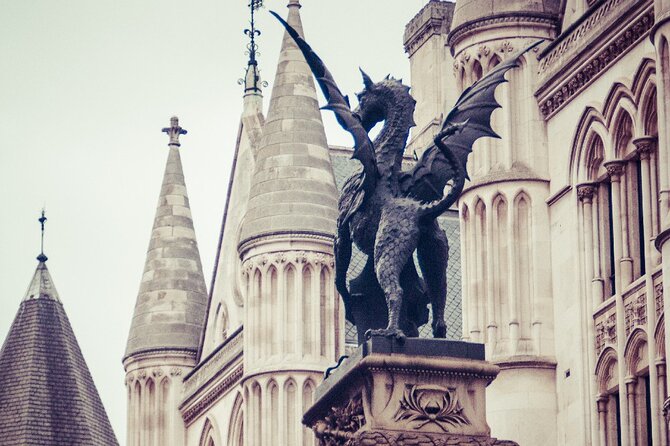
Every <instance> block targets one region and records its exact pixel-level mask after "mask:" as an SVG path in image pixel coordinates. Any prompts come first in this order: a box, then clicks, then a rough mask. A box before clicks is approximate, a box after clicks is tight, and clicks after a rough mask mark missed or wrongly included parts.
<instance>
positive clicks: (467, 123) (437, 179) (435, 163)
mask: <svg viewBox="0 0 670 446" xmlns="http://www.w3.org/2000/svg"><path fill="white" fill-rule="evenodd" d="M540 42H542V41H538V42H536V43H534V44H533V45H531V46H530V47H528V48H526V49H525V50H523V51H521V52H520V53H518V54H517V55H516V56H514V57H511V58H509V59H508V60H506V61H505V62H503V63H501V64H499V65H497V66H496V67H495V68H494V69H493V70H491V71H490V72H489V73H488V74H487V75H486V76H484V77H483V78H481V79H480V80H478V81H477V82H475V83H474V84H472V86H470V87H468V88H466V89H465V91H463V94H461V97H460V98H459V99H458V101H456V105H454V108H453V109H452V110H451V111H450V112H449V114H448V115H447V117H446V118H445V119H444V122H443V124H442V130H445V129H448V128H449V127H451V126H455V125H456V126H459V125H460V126H461V129H460V131H457V132H455V133H452V134H449V135H448V136H446V137H445V138H444V139H443V140H442V142H443V143H444V144H445V145H446V146H447V147H448V148H449V149H450V150H451V151H452V153H453V154H454V155H455V157H456V158H457V159H458V161H459V162H460V163H461V165H462V168H463V171H465V172H466V174H467V170H466V164H467V161H468V155H469V154H470V152H472V145H473V144H474V143H475V141H476V140H477V139H479V138H481V137H484V136H488V137H492V138H499V136H498V135H497V134H496V132H495V131H494V130H493V129H492V128H491V114H492V113H493V110H495V109H496V108H499V107H500V104H498V102H497V101H496V99H495V89H496V87H497V86H498V85H500V84H502V83H504V82H507V80H506V79H505V73H507V72H508V71H509V70H510V69H512V68H514V67H518V66H519V58H520V57H521V56H522V55H523V54H524V53H525V52H527V51H529V50H531V49H532V48H534V47H536V46H537V45H538V44H540ZM455 167H456V166H453V165H452V164H451V163H450V162H449V160H448V159H447V157H446V156H445V155H444V153H442V151H441V150H440V149H439V148H438V147H436V146H435V145H432V146H431V147H429V148H428V149H427V150H426V151H425V152H424V153H423V155H422V156H421V159H420V160H419V161H418V162H417V163H416V165H415V166H414V168H413V169H411V170H410V171H408V172H404V173H403V174H401V176H400V187H401V190H402V191H403V192H404V193H405V194H407V195H409V196H412V197H415V198H417V199H419V200H422V201H430V200H437V199H439V198H440V197H442V195H443V190H444V188H445V186H446V185H447V183H448V182H449V181H450V180H451V179H452V178H454V177H455V175H456V171H455Z"/></svg>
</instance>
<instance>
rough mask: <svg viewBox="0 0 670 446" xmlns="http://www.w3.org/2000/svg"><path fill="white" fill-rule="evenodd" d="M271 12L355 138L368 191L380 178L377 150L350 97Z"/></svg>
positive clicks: (328, 106) (302, 40) (318, 58)
mask: <svg viewBox="0 0 670 446" xmlns="http://www.w3.org/2000/svg"><path fill="white" fill-rule="evenodd" d="M270 13H271V14H272V15H273V16H275V17H276V18H277V20H279V21H280V22H281V24H282V25H284V28H286V31H287V32H288V33H289V35H290V36H291V37H292V38H293V40H294V41H295V43H296V44H297V45H298V48H300V51H302V54H303V55H304V56H305V60H306V61H307V64H308V65H309V68H310V69H311V70H312V73H313V74H314V77H315V78H316V80H317V82H318V83H319V86H320V87H321V91H323V95H324V96H325V97H326V100H328V104H327V105H326V106H324V107H322V108H323V109H324V110H332V111H333V112H334V113H335V117H336V118H337V122H338V123H339V124H340V125H341V126H342V127H343V128H344V129H345V130H347V131H348V132H349V133H351V136H353V138H354V153H353V155H352V158H355V159H357V160H359V161H360V162H361V164H363V172H364V179H363V188H364V189H365V190H366V191H370V190H372V189H374V186H375V182H376V179H377V164H376V161H375V150H374V146H373V144H372V141H370V137H369V136H368V132H367V131H366V130H365V128H364V127H363V125H362V124H361V120H360V118H359V117H358V116H356V115H355V114H354V113H353V112H352V111H351V106H350V105H349V98H348V97H347V96H345V95H343V94H342V92H341V91H340V89H339V88H338V87H337V84H335V79H333V76H332V74H330V71H328V68H326V66H325V64H324V63H323V61H322V60H321V58H320V57H319V56H318V55H317V54H316V53H315V52H314V50H312V47H310V46H309V44H308V43H307V42H305V39H303V38H302V37H300V34H298V32H297V31H296V30H295V29H294V28H293V27H292V26H291V25H289V24H288V23H286V21H285V20H284V19H282V18H281V17H280V16H279V15H278V14H277V13H276V12H274V11H270Z"/></svg>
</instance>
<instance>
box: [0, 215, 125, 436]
mask: <svg viewBox="0 0 670 446" xmlns="http://www.w3.org/2000/svg"><path fill="white" fill-rule="evenodd" d="M39 221H40V223H41V224H42V233H44V222H45V221H46V217H45V216H44V212H42V218H40V219H39ZM37 259H38V261H39V263H38V265H37V269H36V271H35V274H34V275H33V278H32V280H31V281H30V285H29V286H28V291H26V294H25V296H24V298H23V301H22V302H21V305H20V307H19V311H18V312H17V313H16V317H15V318H14V322H13V323H12V325H11V327H10V329H9V333H8V334H7V338H6V339H5V341H4V343H3V344H2V348H0V370H2V373H0V439H1V440H0V443H2V444H3V445H7V446H13V445H16V446H19V445H28V444H49V445H60V444H63V445H65V444H67V445H92V446H98V445H99V446H115V445H118V444H119V443H118V441H117V439H116V436H115V435H114V431H113V430H112V426H111V424H110V423H109V418H108V417H107V413H106V412H105V408H104V407H103V405H102V401H101V400H100V395H99V394H98V390H97V389H96V387H95V384H94V383H93V379H92V377H91V373H90V371H89V369H88V367H87V365H86V361H85V360H84V357H83V355H82V353H81V349H80V348H79V344H78V343H77V339H76V337H75V335H74V332H73V331H72V326H71V325H70V321H69V320H68V317H67V314H66V313H65V309H64V308H63V305H62V304H61V302H60V299H59V298H58V293H57V292H56V287H55V286H54V283H53V280H52V279H51V275H50V274H49V270H48V269H47V265H46V260H47V259H46V256H45V255H44V249H42V252H41V254H40V255H39V256H38V258H37Z"/></svg>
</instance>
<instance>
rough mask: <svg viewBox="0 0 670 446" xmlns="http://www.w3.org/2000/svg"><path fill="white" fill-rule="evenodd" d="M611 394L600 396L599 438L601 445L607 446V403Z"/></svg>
mask: <svg viewBox="0 0 670 446" xmlns="http://www.w3.org/2000/svg"><path fill="white" fill-rule="evenodd" d="M608 403H609V396H608V395H602V396H600V397H599V398H598V403H597V404H598V439H599V440H600V446H607V404H608Z"/></svg>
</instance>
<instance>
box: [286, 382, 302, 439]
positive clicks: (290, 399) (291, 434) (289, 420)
mask: <svg viewBox="0 0 670 446" xmlns="http://www.w3.org/2000/svg"><path fill="white" fill-rule="evenodd" d="M284 390H285V393H286V426H285V427H286V443H285V444H287V445H289V444H296V441H297V439H298V433H297V429H298V427H299V423H298V412H297V411H298V407H297V406H298V405H297V395H296V393H297V392H296V390H297V389H296V385H295V383H294V382H293V380H289V381H288V382H287V383H286V385H285V387H284Z"/></svg>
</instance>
